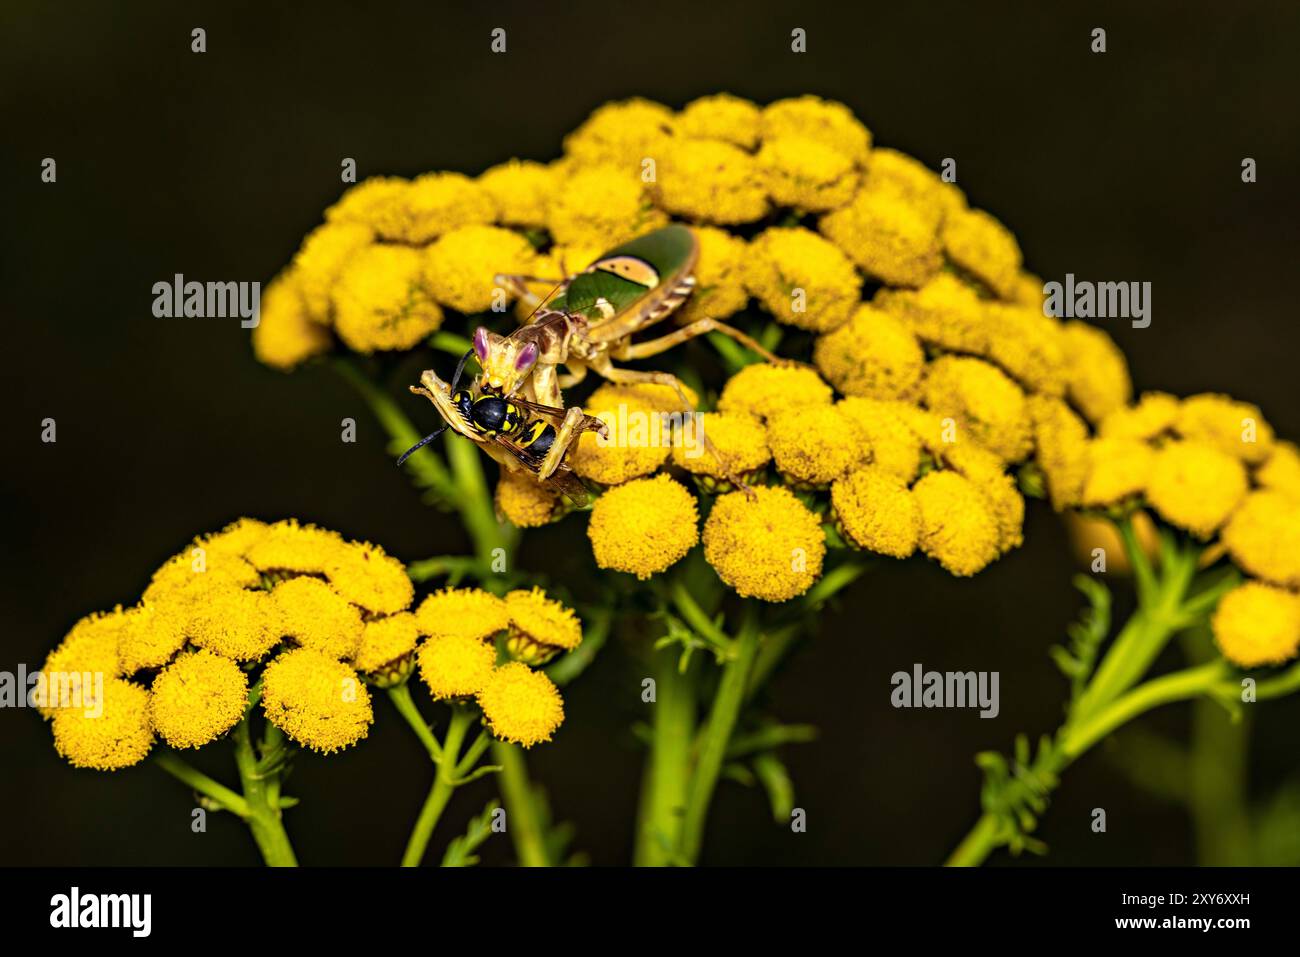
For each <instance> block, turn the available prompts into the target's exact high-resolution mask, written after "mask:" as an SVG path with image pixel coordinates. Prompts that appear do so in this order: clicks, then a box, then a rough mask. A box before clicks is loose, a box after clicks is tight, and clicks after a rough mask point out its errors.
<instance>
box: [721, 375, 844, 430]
mask: <svg viewBox="0 0 1300 957" xmlns="http://www.w3.org/2000/svg"><path fill="white" fill-rule="evenodd" d="M831 395H832V391H831V387H830V386H828V385H827V384H826V383H825V382H823V381H822V380H821V377H820V376H818V375H817V373H816V372H814V371H813V370H812V369H809V368H807V367H806V366H778V365H772V364H770V363H766V362H758V363H755V364H754V365H748V366H745V368H743V369H741V370H740V371H739V372H737V373H736V374H735V375H733V376H732V377H731V378H730V379H728V380H727V384H726V385H725V386H723V387H722V395H721V396H720V397H719V399H718V410H719V411H720V412H744V413H748V414H750V415H756V416H758V417H759V418H764V419H765V418H767V417H769V416H772V415H775V414H776V413H778V412H781V411H784V410H786V409H791V408H796V407H809V406H817V405H829V404H830V401H831Z"/></svg>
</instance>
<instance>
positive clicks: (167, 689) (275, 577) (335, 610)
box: [37, 519, 413, 770]
mask: <svg viewBox="0 0 1300 957" xmlns="http://www.w3.org/2000/svg"><path fill="white" fill-rule="evenodd" d="M412 596H413V589H412V586H411V582H410V579H409V578H407V576H406V570H405V568H404V567H403V565H402V564H401V563H400V562H398V561H397V560H396V559H393V558H391V557H389V556H388V555H387V554H385V553H384V551H383V550H382V549H381V548H379V547H377V546H375V545H370V544H367V543H363V542H351V541H347V540H345V539H343V537H342V536H340V535H338V534H337V533H335V532H331V531H327V530H325V529H321V528H316V527H314V526H311V525H301V524H299V523H297V522H295V521H293V520H287V521H281V522H275V523H272V524H268V523H265V522H260V521H257V520H254V519H240V520H239V521H237V522H235V523H233V524H232V525H230V526H228V527H227V528H225V529H223V530H222V531H220V532H217V533H215V534H213V535H208V536H203V537H199V538H196V539H195V540H194V541H193V543H192V544H191V545H190V547H188V548H186V549H185V550H184V551H183V552H181V553H180V554H178V555H176V556H175V557H173V558H171V559H170V560H168V561H167V562H165V563H164V564H163V565H162V567H161V568H159V569H158V570H157V571H156V572H155V573H154V575H153V577H152V579H151V580H150V582H149V585H148V587H147V588H145V591H144V594H143V596H142V598H141V601H140V602H139V603H138V604H136V605H135V606H133V607H131V608H122V607H120V606H119V607H118V608H115V609H114V610H113V611H111V612H107V613H105V614H95V615H90V616H87V617H86V618H84V619H82V620H81V621H79V622H78V623H77V624H76V625H74V626H73V628H72V630H71V631H70V632H69V633H68V634H67V636H66V637H65V638H64V640H63V642H62V643H61V644H60V645H59V646H58V648H56V649H55V650H54V651H53V652H52V653H51V654H50V655H49V657H48V658H47V660H46V662H45V665H44V667H43V668H42V672H41V677H42V680H41V681H40V684H39V685H38V689H37V692H38V698H39V699H40V700H38V702H37V703H38V704H40V705H41V706H42V709H43V711H44V713H45V715H46V716H47V717H49V718H51V719H52V722H53V730H54V744H55V747H56V748H57V749H58V751H59V753H60V754H61V755H63V756H64V757H65V758H66V759H67V760H68V761H69V762H70V763H72V764H74V765H76V766H78V767H90V768H98V769H101V770H114V769H116V768H122V767H127V766H129V765H132V764H135V763H137V762H138V761H140V760H141V759H143V758H144V757H145V755H146V754H147V753H148V752H149V750H150V748H151V747H152V745H153V743H154V741H155V739H157V738H161V739H162V740H163V741H164V742H165V743H166V744H168V745H170V746H172V747H174V748H197V747H201V746H203V745H205V744H208V743H209V742H211V741H213V740H215V739H216V738H219V737H221V736H222V735H224V734H226V733H227V732H228V731H230V729H231V728H233V727H234V726H235V724H237V723H238V722H239V720H240V719H241V718H242V717H243V716H244V714H245V712H246V710H247V709H248V707H249V701H250V687H255V688H256V689H257V691H256V693H255V694H253V695H252V696H251V698H252V700H260V704H261V707H262V708H263V710H264V711H265V714H266V717H267V719H268V720H269V721H270V722H271V723H272V724H274V725H276V726H277V727H278V728H280V729H281V730H282V731H283V732H284V733H285V734H286V735H288V736H289V737H290V738H292V739H293V740H294V741H295V742H297V743H298V744H301V745H303V746H305V747H309V748H314V749H316V750H318V751H322V752H330V751H335V750H338V749H340V748H345V747H347V746H349V745H351V744H354V743H355V742H356V741H358V740H360V739H361V738H363V737H365V735H366V733H367V731H368V730H369V727H370V723H371V720H372V713H371V705H370V696H369V693H368V692H367V690H366V688H365V686H364V683H363V678H364V677H365V676H366V675H367V674H369V673H371V672H373V673H376V674H378V673H380V672H382V671H383V670H384V669H385V668H388V667H391V666H393V665H394V664H395V663H396V662H397V661H398V660H399V659H400V657H401V655H402V654H403V653H404V652H402V651H401V650H400V648H398V647H396V646H394V645H392V644H391V642H387V643H386V642H385V641H384V640H383V638H381V635H385V634H387V633H391V632H392V631H393V630H394V628H395V623H398V622H400V621H401V620H402V619H403V616H404V613H405V609H406V608H407V607H408V606H409V605H410V602H411V598H412ZM405 617H408V618H409V617H410V616H409V615H405ZM407 651H408V652H409V649H407ZM68 692H74V693H71V694H70V693H68Z"/></svg>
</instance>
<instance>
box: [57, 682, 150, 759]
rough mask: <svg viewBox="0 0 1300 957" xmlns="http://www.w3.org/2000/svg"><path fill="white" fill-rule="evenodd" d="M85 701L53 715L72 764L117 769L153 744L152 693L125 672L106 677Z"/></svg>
mask: <svg viewBox="0 0 1300 957" xmlns="http://www.w3.org/2000/svg"><path fill="white" fill-rule="evenodd" d="M93 690H94V692H96V693H94V694H92V695H90V696H87V697H86V698H85V699H84V700H83V702H82V705H83V706H82V707H68V708H60V709H59V710H58V711H57V712H56V713H55V715H54V725H53V730H54V748H55V750H56V751H58V752H59V754H60V755H61V756H62V757H63V758H64V759H65V760H66V761H67V762H68V763H69V764H71V765H72V766H73V767H77V768H94V769H95V770H97V771H116V770H118V769H119V768H127V767H130V766H131V765H133V764H139V763H140V762H141V761H143V760H144V758H145V755H147V754H148V753H149V749H150V748H151V747H153V737H154V735H153V727H152V726H151V725H150V723H149V693H148V692H147V691H145V690H144V689H143V688H141V687H140V686H139V685H137V684H132V683H131V682H129V681H124V680H122V679H121V678H105V679H104V682H103V685H102V688H100V687H96V688H95V689H93Z"/></svg>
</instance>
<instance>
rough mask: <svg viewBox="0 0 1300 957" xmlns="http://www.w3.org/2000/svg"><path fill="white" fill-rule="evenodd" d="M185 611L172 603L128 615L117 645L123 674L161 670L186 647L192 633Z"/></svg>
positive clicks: (150, 604)
mask: <svg viewBox="0 0 1300 957" xmlns="http://www.w3.org/2000/svg"><path fill="white" fill-rule="evenodd" d="M229 587H232V588H233V586H229ZM205 599H206V596H205ZM182 607H183V606H180V605H178V604H177V603H173V602H144V603H142V604H140V605H137V606H136V607H135V608H132V609H131V610H130V611H128V612H127V613H126V615H125V616H124V618H123V622H122V631H121V635H120V637H119V638H118V642H117V654H118V660H119V662H120V663H121V666H122V673H123V674H125V675H129V674H132V673H134V672H136V671H139V670H140V669H141V668H160V667H162V666H163V665H165V664H166V663H167V662H168V661H170V660H171V659H172V656H173V655H175V654H176V652H178V651H180V650H181V648H182V647H184V645H185V639H186V634H187V631H189V630H191V629H190V628H188V627H187V617H186V614H185V613H184V611H182Z"/></svg>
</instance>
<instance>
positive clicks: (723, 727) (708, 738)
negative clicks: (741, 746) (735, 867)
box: [678, 604, 760, 864]
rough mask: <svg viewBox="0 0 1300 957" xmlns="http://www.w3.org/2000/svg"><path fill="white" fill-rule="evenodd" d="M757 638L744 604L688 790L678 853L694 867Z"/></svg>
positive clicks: (752, 618)
mask: <svg viewBox="0 0 1300 957" xmlns="http://www.w3.org/2000/svg"><path fill="white" fill-rule="evenodd" d="M759 638H760V630H759V626H758V618H757V613H756V610H755V608H754V606H753V605H752V604H747V605H746V607H745V617H744V620H743V622H742V624H741V626H740V632H739V634H737V635H736V638H735V647H736V654H735V657H734V658H732V659H731V660H730V661H728V662H727V663H726V664H725V665H724V666H723V669H722V680H721V681H720V683H719V684H718V691H717V695H716V696H715V697H714V699H713V709H712V710H711V711H710V713H709V720H708V724H707V725H706V726H705V729H704V737H703V741H702V743H701V747H700V751H699V758H698V760H697V761H696V764H695V769H694V772H693V773H692V775H691V781H690V785H689V787H688V789H687V796H686V812H685V814H684V815H683V818H682V838H681V845H680V852H679V854H678V857H679V858H680V859H681V861H682V862H683V863H686V864H694V863H695V862H696V860H697V859H698V858H699V855H700V847H701V845H702V844H703V841H704V825H705V822H706V819H707V817H708V813H709V804H710V803H711V801H712V800H713V791H714V789H715V788H716V787H717V783H718V774H719V772H721V770H722V762H723V759H724V758H725V757H726V755H727V746H728V745H729V744H730V742H731V733H732V731H733V730H734V729H735V727H736V719H737V718H738V717H739V716H740V707H741V705H742V704H743V703H744V700H745V688H746V685H747V684H748V682H749V673H750V671H751V669H752V668H753V666H754V659H755V657H757V654H758V645H759Z"/></svg>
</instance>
